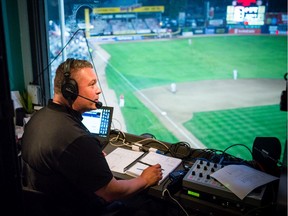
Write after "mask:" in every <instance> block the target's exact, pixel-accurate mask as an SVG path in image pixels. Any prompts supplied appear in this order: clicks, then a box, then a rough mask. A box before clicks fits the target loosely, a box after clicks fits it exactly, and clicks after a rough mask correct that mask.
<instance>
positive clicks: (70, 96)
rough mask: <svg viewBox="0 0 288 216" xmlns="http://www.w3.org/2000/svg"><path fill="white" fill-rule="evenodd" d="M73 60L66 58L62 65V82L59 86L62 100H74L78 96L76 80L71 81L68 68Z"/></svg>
mask: <svg viewBox="0 0 288 216" xmlns="http://www.w3.org/2000/svg"><path fill="white" fill-rule="evenodd" d="M73 61H74V59H73V58H68V59H67V60H66V61H65V63H64V66H63V67H64V80H63V83H62V86H61V92H62V95H63V96H64V98H66V99H67V100H70V101H74V100H76V98H77V96H78V85H77V82H76V80H74V79H71V77H70V76H71V72H70V67H71V64H72V63H73Z"/></svg>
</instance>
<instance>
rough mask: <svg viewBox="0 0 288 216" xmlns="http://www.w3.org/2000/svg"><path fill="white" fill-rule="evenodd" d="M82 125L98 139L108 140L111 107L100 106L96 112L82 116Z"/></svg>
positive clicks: (111, 114)
mask: <svg viewBox="0 0 288 216" xmlns="http://www.w3.org/2000/svg"><path fill="white" fill-rule="evenodd" d="M82 117H83V120H82V123H83V124H84V125H85V127H86V128H87V129H88V130H89V131H90V133H92V134H93V135H95V136H97V137H98V138H104V140H105V138H107V141H108V139H109V134H110V129H111V123H112V117H113V107H108V106H102V107H101V108H98V109H97V110H91V111H89V112H85V113H83V114H82Z"/></svg>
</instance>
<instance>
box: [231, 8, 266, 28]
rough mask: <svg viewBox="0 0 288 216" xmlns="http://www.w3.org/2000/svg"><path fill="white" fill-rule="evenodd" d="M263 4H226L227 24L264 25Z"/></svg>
mask: <svg viewBox="0 0 288 216" xmlns="http://www.w3.org/2000/svg"><path fill="white" fill-rule="evenodd" d="M265 9H266V7H265V6H262V5H261V6H257V5H255V6H241V5H236V6H233V5H229V6H227V15H226V22H227V24H228V25H229V24H244V25H254V26H255V25H264V20H265Z"/></svg>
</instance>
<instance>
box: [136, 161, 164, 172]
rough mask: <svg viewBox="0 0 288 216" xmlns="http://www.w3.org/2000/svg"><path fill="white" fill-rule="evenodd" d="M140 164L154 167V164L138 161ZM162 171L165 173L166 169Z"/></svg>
mask: <svg viewBox="0 0 288 216" xmlns="http://www.w3.org/2000/svg"><path fill="white" fill-rule="evenodd" d="M138 162H139V163H142V164H145V165H147V166H149V167H150V166H153V165H152V164H148V163H145V162H143V161H138ZM161 170H162V171H164V169H161Z"/></svg>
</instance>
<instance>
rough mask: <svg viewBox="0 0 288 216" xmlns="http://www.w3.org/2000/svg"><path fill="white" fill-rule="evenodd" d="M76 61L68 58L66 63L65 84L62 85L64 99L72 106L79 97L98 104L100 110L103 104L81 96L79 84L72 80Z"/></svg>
mask: <svg viewBox="0 0 288 216" xmlns="http://www.w3.org/2000/svg"><path fill="white" fill-rule="evenodd" d="M74 60H75V59H73V58H68V59H67V60H66V61H65V63H64V66H63V67H64V80H63V83H62V85H61V92H62V95H63V97H64V98H66V99H67V100H68V101H69V103H70V104H71V103H72V102H73V101H75V100H76V98H77V97H78V96H79V97H82V98H84V99H86V100H88V101H90V102H93V103H95V104H96V107H97V108H98V109H99V108H101V107H102V102H100V101H93V100H91V99H89V98H86V97H84V96H82V95H79V92H78V84H77V82H76V80H75V79H72V78H71V72H70V68H71V65H72V64H73V62H74Z"/></svg>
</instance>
